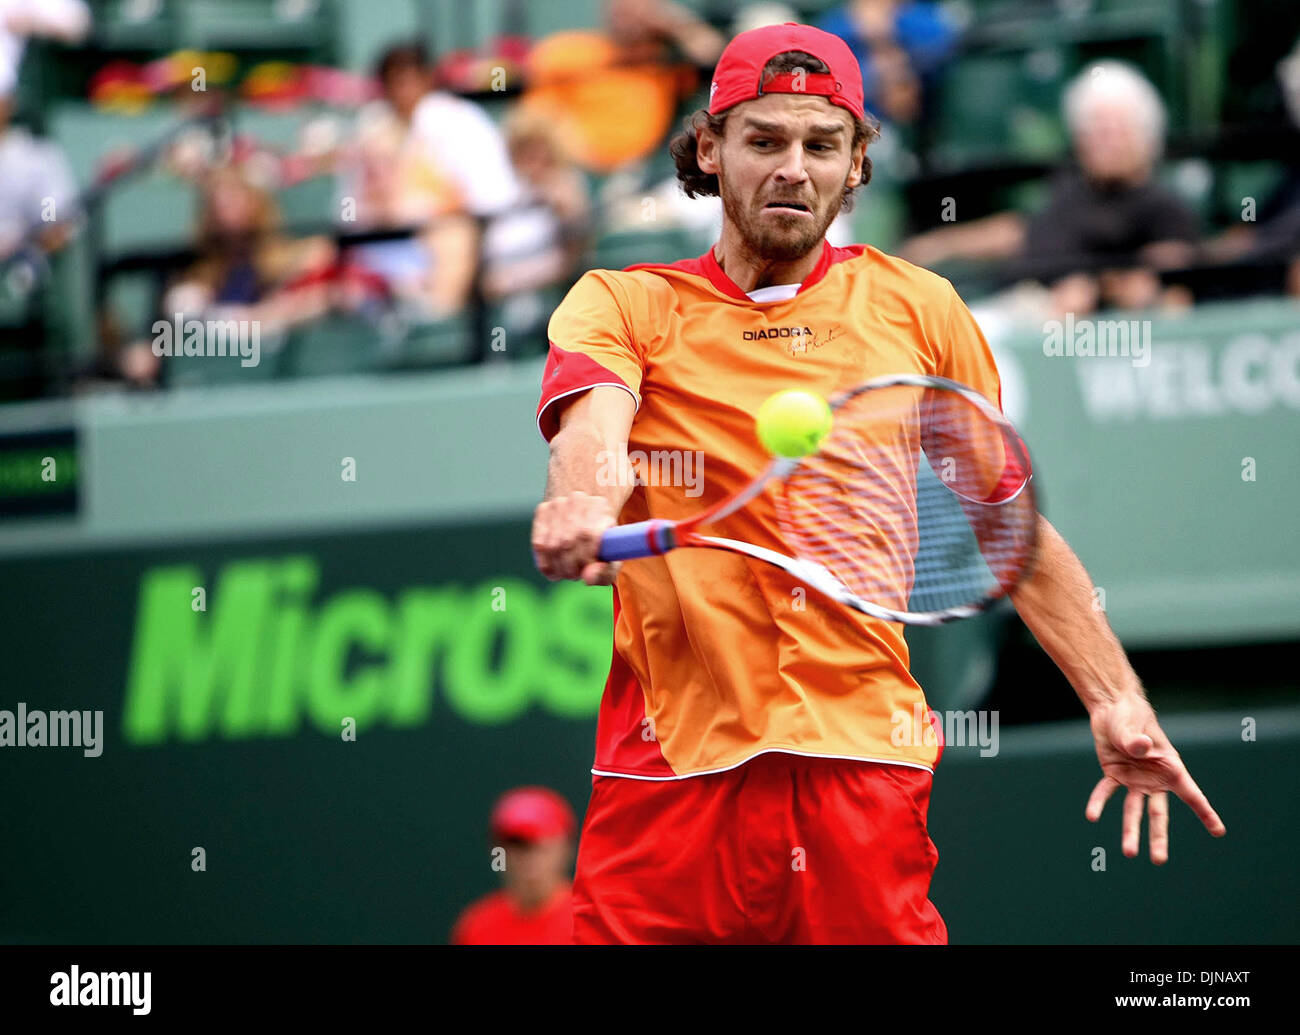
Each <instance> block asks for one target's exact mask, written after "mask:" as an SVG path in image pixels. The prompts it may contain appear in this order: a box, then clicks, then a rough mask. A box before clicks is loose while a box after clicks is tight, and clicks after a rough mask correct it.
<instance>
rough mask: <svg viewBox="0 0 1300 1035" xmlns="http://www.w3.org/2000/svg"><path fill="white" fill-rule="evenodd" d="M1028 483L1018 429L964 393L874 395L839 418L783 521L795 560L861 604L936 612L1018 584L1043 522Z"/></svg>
mask: <svg viewBox="0 0 1300 1035" xmlns="http://www.w3.org/2000/svg"><path fill="white" fill-rule="evenodd" d="M1026 475H1027V463H1026V461H1025V459H1024V454H1023V452H1022V450H1021V447H1020V443H1019V439H1018V438H1017V437H1016V436H1015V433H1014V431H1012V430H1011V429H1010V427H1009V426H1008V425H1006V424H1004V423H1002V422H999V421H996V420H994V419H993V418H991V417H990V416H989V415H987V414H985V413H984V412H983V411H982V410H981V409H980V408H979V407H978V406H976V405H975V404H974V403H973V402H971V401H970V400H968V399H967V398H966V397H965V396H963V395H962V394H961V393H960V392H956V391H952V390H949V389H943V388H937V387H933V386H929V387H917V386H910V385H894V386H889V387H885V388H873V389H870V390H868V391H864V392H861V393H859V394H857V395H855V396H853V397H852V398H850V399H849V400H847V401H846V402H844V403H842V404H841V405H840V406H839V407H838V408H837V409H836V411H835V421H834V425H833V427H832V431H831V433H830V435H829V436H828V438H827V439H826V441H825V442H823V444H822V446H821V448H820V449H819V450H818V452H817V453H815V454H813V455H812V456H810V457H808V458H806V459H805V460H804V461H803V462H802V463H801V464H800V466H799V467H798V468H797V469H796V470H795V471H794V473H793V474H792V475H791V476H790V477H789V478H788V479H787V480H786V482H785V484H784V487H783V490H782V492H781V493H779V494H778V498H777V515H778V519H779V521H780V523H781V525H782V529H783V532H784V535H785V537H786V539H787V544H788V546H789V547H790V549H791V550H792V552H793V553H794V554H795V555H796V556H798V557H800V558H802V559H804V560H809V561H813V562H815V563H817V564H820V565H821V566H823V567H824V568H826V569H827V570H829V571H830V572H831V573H832V574H833V575H835V576H836V577H837V578H838V579H839V580H840V581H841V582H842V583H844V584H845V586H846V587H847V588H848V589H849V590H850V591H851V592H852V593H853V594H854V595H855V596H857V597H860V598H861V599H863V600H866V601H869V602H871V603H873V604H877V605H879V606H882V607H886V608H889V609H891V610H894V611H899V612H912V613H927V614H933V613H938V612H943V611H945V610H948V609H952V608H960V607H965V606H969V605H972V604H979V603H982V602H985V601H987V600H989V599H991V598H993V597H996V596H999V595H1002V593H1004V592H1005V591H1006V589H1007V588H1009V587H1010V586H1012V585H1014V584H1015V582H1016V581H1017V580H1018V578H1019V575H1020V573H1021V572H1022V571H1023V569H1024V567H1025V566H1026V564H1027V563H1028V559H1029V553H1030V548H1031V546H1032V543H1033V526H1034V523H1035V522H1036V520H1037V517H1036V511H1035V508H1034V501H1033V497H1032V493H1031V492H1030V491H1028V489H1027V488H1025V479H1026Z"/></svg>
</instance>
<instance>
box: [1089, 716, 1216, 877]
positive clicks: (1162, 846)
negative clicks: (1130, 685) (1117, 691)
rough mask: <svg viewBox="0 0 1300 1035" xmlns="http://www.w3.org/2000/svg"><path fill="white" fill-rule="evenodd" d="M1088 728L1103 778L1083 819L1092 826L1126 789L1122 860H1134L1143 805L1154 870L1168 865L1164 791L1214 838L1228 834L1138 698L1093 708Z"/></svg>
mask: <svg viewBox="0 0 1300 1035" xmlns="http://www.w3.org/2000/svg"><path fill="white" fill-rule="evenodd" d="M1091 723H1092V735H1093V737H1094V739H1095V740H1096V742H1097V760H1098V761H1099V762H1100V763H1101V771H1102V772H1103V773H1105V774H1106V775H1105V776H1104V777H1102V779H1101V781H1100V782H1099V783H1098V784H1097V786H1096V787H1094V788H1093V790H1092V795H1091V796H1090V797H1089V798H1088V805H1087V808H1086V809H1085V810H1084V815H1086V816H1087V817H1088V819H1089V820H1091V821H1092V822H1094V823H1095V822H1096V821H1097V820H1098V819H1100V818H1101V812H1102V809H1104V808H1105V806H1106V802H1107V801H1108V800H1109V798H1110V796H1111V795H1112V794H1114V793H1115V791H1116V789H1118V788H1119V787H1121V786H1122V787H1127V788H1128V797H1127V798H1126V799H1125V801H1124V832H1123V840H1122V848H1123V852H1124V854H1125V855H1126V856H1128V857H1129V858H1133V857H1134V856H1136V855H1137V854H1138V835H1139V833H1140V831H1141V827H1142V804H1143V802H1144V801H1145V802H1146V805H1147V818H1148V824H1147V840H1148V841H1149V842H1150V845H1151V861H1152V862H1153V863H1155V864H1156V865H1157V866H1159V865H1160V864H1162V863H1164V862H1166V861H1167V860H1168V859H1169V794H1168V792H1169V791H1173V792H1174V793H1175V794H1176V795H1178V797H1180V798H1182V799H1183V801H1185V802H1186V803H1187V805H1188V807H1189V808H1190V809H1191V810H1192V811H1193V812H1195V813H1196V815H1197V817H1198V818H1199V819H1200V821H1201V822H1202V823H1204V824H1205V829H1206V830H1208V831H1209V832H1210V833H1211V834H1213V835H1214V836H1215V837H1222V836H1223V835H1224V834H1226V833H1227V832H1228V831H1227V828H1226V827H1225V826H1224V825H1223V820H1221V819H1219V815H1218V813H1216V812H1215V811H1214V809H1213V808H1212V807H1211V805H1210V802H1209V799H1207V798H1206V797H1205V795H1204V794H1202V793H1201V789H1200V788H1199V787H1197V786H1196V781H1195V780H1193V779H1192V777H1191V774H1190V773H1189V772H1188V771H1187V767H1186V766H1185V765H1183V760H1182V759H1181V758H1179V757H1178V752H1177V751H1175V750H1174V746H1173V745H1172V744H1171V743H1170V742H1169V738H1168V737H1166V736H1165V733H1164V730H1162V729H1161V728H1160V724H1159V723H1158V722H1156V713H1155V712H1154V711H1153V710H1152V708H1151V705H1150V703H1149V702H1148V701H1147V699H1146V698H1145V697H1143V696H1142V695H1141V694H1140V693H1135V692H1128V693H1124V694H1121V695H1120V696H1119V697H1116V698H1115V699H1114V700H1111V701H1107V702H1105V703H1103V704H1099V705H1097V706H1096V707H1095V708H1093V710H1092V715H1091Z"/></svg>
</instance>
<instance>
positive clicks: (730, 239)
mask: <svg viewBox="0 0 1300 1035" xmlns="http://www.w3.org/2000/svg"><path fill="white" fill-rule="evenodd" d="M874 136H875V129H874V126H873V125H872V123H871V122H870V121H868V117H867V115H866V113H865V112H864V110H863V102H862V81H861V77H860V73H859V66H858V63H857V61H856V60H855V59H854V57H853V55H852V53H850V51H849V49H848V47H847V46H846V45H845V44H844V43H843V42H842V41H841V40H839V39H838V38H836V37H834V36H831V35H828V34H826V33H824V32H821V31H819V30H817V29H814V28H811V27H809V26H806V25H797V24H794V23H787V24H785V25H777V26H770V27H766V28H761V29H756V30H753V31H751V32H746V33H743V34H741V35H739V36H737V37H736V38H735V39H733V40H732V41H731V43H730V44H729V45H728V46H727V48H726V50H725V51H724V52H723V54H722V56H721V58H720V59H719V61H718V65H717V68H716V71H715V74H714V78H713V82H712V86H711V90H710V102H709V107H708V110H707V111H706V112H698V113H696V114H695V116H693V118H692V119H691V120H690V123H689V127H688V129H687V131H686V132H685V133H683V134H682V135H681V136H679V137H678V138H677V139H676V140H675V141H674V142H673V145H672V150H673V155H674V158H675V159H676V163H677V169H678V176H679V179H680V181H681V184H682V187H683V189H684V190H685V191H686V192H687V193H688V194H694V195H699V194H703V195H713V194H716V195H720V196H721V198H722V205H723V211H724V222H723V228H722V233H721V236H720V238H719V240H718V242H717V243H716V244H715V245H714V246H713V247H712V248H710V249H709V251H707V252H706V253H705V254H704V255H702V256H700V257H699V258H695V259H688V260H684V261H681V262H677V263H673V264H669V265H651V264H646V265H638V266H631V267H628V268H627V269H626V270H624V271H609V270H592V271H590V272H588V273H586V274H585V275H584V276H583V277H582V278H581V279H580V280H579V281H578V282H577V283H576V284H575V285H574V286H573V288H572V289H571V290H570V291H569V293H568V295H567V296H566V298H565V299H564V301H563V302H562V303H561V305H560V306H559V308H558V309H556V311H555V313H554V314H553V315H552V317H551V321H550V325H549V337H550V342H551V345H550V354H549V357H548V361H547V364H546V369H545V373H544V375H543V384H542V394H541V401H540V404H539V406H538V411H537V420H538V426H539V428H540V430H541V432H542V434H543V436H544V437H545V438H546V439H547V441H548V442H549V443H550V462H549V469H548V479H547V488H546V499H545V501H544V502H543V503H542V504H541V505H540V506H538V508H537V511H536V514H535V517H534V522H533V531H532V546H533V550H534V553H535V555H536V558H537V564H538V568H539V570H540V571H541V572H542V574H544V575H545V576H546V577H547V578H550V579H581V580H583V581H585V582H587V583H588V584H592V585H613V586H614V650H613V660H612V664H611V668H610V673H609V678H608V681H607V683H606V685H605V691H604V696H603V699H602V702H601V707H600V714H599V718H598V724H597V733H596V753H595V764H594V766H593V768H592V773H593V777H592V795H591V800H590V803H589V805H588V809H587V815H586V819H585V822H584V825H583V829H582V835H581V840H580V843H579V849H578V860H577V871H576V876H575V884H574V915H573V922H574V939H575V941H577V942H579V943H680V942H696V943H728V942H734V943H753V942H773V943H775V942H782V943H785V942H795V943H823V942H855V943H930V944H934V943H946V941H947V928H946V926H945V924H944V921H943V919H942V918H941V917H940V915H939V913H938V911H937V910H936V909H935V907H934V905H933V904H932V903H931V902H930V901H929V888H930V880H931V875H932V873H933V871H934V867H935V864H936V862H937V861H938V853H937V852H936V850H935V847H934V844H933V842H932V841H931V840H930V837H929V834H928V833H927V830H926V817H927V813H928V808H929V799H930V786H931V780H932V777H933V773H934V769H935V766H936V765H937V763H938V761H939V757H940V754H941V752H942V749H943V744H942V739H941V737H939V736H937V733H936V734H930V730H929V729H916V728H908V729H907V730H906V735H905V736H902V737H899V736H898V734H897V731H898V730H899V729H900V726H899V725H898V720H899V717H900V716H908V715H912V714H916V715H918V716H924V717H925V721H926V722H928V724H929V726H930V727H931V728H934V727H937V726H939V725H941V724H939V723H937V718H938V717H937V715H936V714H935V713H934V712H933V711H931V710H929V708H928V706H927V705H926V704H925V696H924V694H923V693H922V690H921V687H920V686H919V685H918V684H917V682H916V680H915V679H913V678H912V676H911V674H910V673H909V671H908V649H907V644H906V643H905V642H904V639H903V633H902V628H901V626H898V625H895V624H891V623H886V622H881V621H877V620H874V619H871V618H868V617H866V616H865V615H861V614H858V613H857V612H853V611H850V610H849V609H847V608H842V607H840V606H838V605H835V604H833V603H830V602H828V601H825V600H822V599H820V598H818V595H817V594H816V593H815V592H805V591H804V590H803V589H802V588H801V587H800V585H799V584H798V583H797V582H796V581H795V580H794V579H792V578H791V577H790V576H788V575H786V574H785V573H784V572H782V571H780V570H779V569H776V568H773V567H771V566H769V565H765V564H763V563H761V562H758V561H753V560H750V559H748V558H746V557H744V556H741V555H738V554H733V553H731V552H728V551H722V550H678V551H673V552H670V553H668V554H666V555H663V556H659V557H652V558H646V559H643V560H637V561H634V562H631V563H627V564H625V565H623V566H621V567H620V566H619V565H614V564H607V563H602V562H601V561H599V560H598V556H597V555H598V548H599V542H600V537H601V533H602V532H603V531H604V530H605V529H607V528H609V527H610V526H611V525H613V524H615V523H616V521H621V522H631V521H640V520H644V519H647V518H651V517H656V518H667V519H670V520H672V519H679V518H684V517H687V516H689V515H691V514H693V513H696V512H698V511H699V510H701V509H703V508H704V507H706V506H708V505H709V504H710V503H712V502H714V501H716V500H719V499H722V498H724V497H726V496H728V495H730V494H731V493H733V492H735V491H736V490H738V489H739V488H741V487H742V486H743V485H744V484H746V483H747V482H748V481H749V479H750V478H752V477H753V475H754V474H755V473H757V472H758V471H759V470H760V469H761V468H762V467H763V466H764V465H765V463H766V462H767V460H768V459H769V458H768V455H767V453H766V452H765V451H764V449H763V448H762V446H761V445H760V443H759V441H758V439H757V436H756V433H755V430H754V413H755V411H756V410H757V409H758V407H759V405H760V403H762V402H763V400H765V399H766V398H767V397H768V396H769V395H771V394H772V393H773V392H776V391H779V390H781V389H786V388H802V389H806V390H808V391H812V392H815V393H817V394H819V395H822V396H829V395H830V394H832V393H833V392H834V391H835V390H836V389H838V388H843V387H846V386H848V385H852V384H856V383H860V382H863V381H866V380H868V379H870V378H873V377H877V376H881V375H886V374H898V373H907V372H914V373H922V374H937V375H941V376H944V377H948V378H951V379H953V380H955V381H959V382H961V383H962V384H965V385H968V386H970V387H972V388H974V389H975V390H976V391H978V392H980V393H981V394H983V395H984V396H985V397H986V398H988V399H989V400H990V401H992V402H995V403H996V404H997V405H998V406H999V407H1000V406H1001V391H1000V383H999V379H998V372H997V369H996V367H995V366H994V362H993V358H992V355H991V353H990V351H989V348H988V345H987V343H986V342H985V340H984V337H983V335H982V334H981V333H980V329H979V327H978V326H977V325H976V323H975V321H974V320H973V318H972V317H971V315H970V313H969V311H968V310H967V308H966V306H965V305H964V304H963V303H962V301H961V299H960V298H959V297H958V296H957V294H956V293H955V291H954V290H953V288H952V286H951V284H949V283H948V281H946V280H944V279H942V278H941V277H938V276H936V275H934V274H932V273H929V272H927V271H926V270H923V269H920V268H918V267H915V266H912V265H910V264H908V263H906V262H904V261H902V260H900V259H897V258H894V257H892V256H889V255H885V254H883V253H882V252H880V251H878V250H876V249H875V248H872V247H870V246H867V245H853V246H850V247H846V248H835V247H832V246H831V245H830V244H829V243H828V242H827V240H826V239H825V233H826V228H827V227H828V226H829V225H830V223H831V221H832V220H833V219H834V218H835V216H836V214H837V213H838V212H840V210H841V207H842V206H843V207H846V208H847V207H849V206H850V205H851V202H852V195H853V193H854V191H855V190H856V189H857V188H858V187H860V186H862V185H864V184H865V183H867V182H868V180H869V179H870V176H871V160H870V158H868V157H867V154H866V150H867V145H868V143H869V142H870V141H871V140H872V139H873V138H874ZM767 495H770V494H767ZM727 521H728V522H730V524H728V525H726V526H724V527H723V528H722V529H720V531H719V534H721V535H728V536H730V537H732V538H736V539H743V540H747V541H749V542H753V543H758V544H762V543H764V542H770V541H771V539H772V537H773V536H775V535H777V534H778V533H777V532H776V529H777V527H778V526H777V523H776V515H775V509H774V504H773V503H772V501H771V500H764V498H762V497H760V499H759V500H758V501H756V502H755V503H754V504H751V505H750V506H749V507H747V508H745V509H744V510H743V511H741V512H739V513H737V514H736V515H734V516H733V517H732V518H729V519H727ZM1012 600H1013V602H1014V604H1015V606H1016V608H1017V610H1018V611H1019V613H1020V614H1021V616H1022V617H1023V618H1024V620H1025V623H1026V624H1027V625H1028V626H1029V628H1030V630H1031V631H1032V632H1033V633H1034V635H1035V636H1036V637H1037V638H1038V640H1039V642H1040V643H1041V644H1042V645H1043V647H1044V648H1045V649H1046V650H1047V652H1048V654H1049V655H1050V656H1051V657H1052V659H1053V660H1054V661H1055V662H1056V664H1057V665H1059V666H1060V668H1061V671H1062V672H1063V673H1064V674H1065V676H1066V677H1067V678H1068V680H1069V681H1070V683H1071V685H1072V686H1073V687H1074V689H1075V690H1076V692H1077V693H1078V695H1079V698H1080V700H1081V701H1082V702H1083V704H1084V706H1085V707H1086V709H1087V711H1088V714H1089V716H1090V718H1091V726H1092V731H1093V734H1094V736H1095V738H1096V744H1097V756H1098V760H1099V761H1100V763H1101V769H1102V772H1103V774H1104V775H1103V777H1102V779H1101V780H1100V782H1099V783H1098V784H1097V785H1096V787H1095V788H1094V790H1093V792H1092V795H1091V797H1090V798H1089V800H1088V803H1087V806H1086V815H1087V817H1088V818H1089V819H1091V820H1096V819H1098V818H1099V817H1100V815H1101V811H1102V808H1103V806H1104V805H1105V803H1106V801H1107V800H1108V799H1109V798H1110V796H1111V795H1112V794H1113V793H1114V792H1115V791H1116V790H1117V789H1118V788H1120V787H1125V788H1127V789H1128V796H1127V799H1126V801H1125V805H1124V817H1123V838H1122V844H1123V851H1124V853H1125V855H1128V856H1135V855H1137V853H1138V844H1139V831H1140V826H1141V821H1142V813H1143V811H1144V808H1145V811H1146V813H1147V816H1148V840H1149V845H1150V855H1151V860H1152V862H1154V863H1157V864H1158V863H1163V862H1164V861H1165V860H1166V859H1167V858H1168V853H1169V839H1168V827H1169V792H1171V791H1172V792H1173V793H1174V794H1176V795H1178V796H1179V797H1180V798H1182V799H1183V801H1185V802H1186V803H1187V804H1188V805H1189V806H1190V807H1191V809H1192V810H1193V812H1195V814H1196V815H1197V816H1198V817H1199V818H1200V820H1201V822H1202V823H1204V825H1205V826H1206V828H1207V829H1208V830H1209V831H1210V833H1211V834H1214V835H1216V836H1220V835H1222V834H1223V833H1225V828H1224V825H1223V823H1222V822H1221V821H1220V819H1219V817H1218V815H1216V813H1215V812H1214V810H1213V808H1211V806H1210V803H1209V801H1208V800H1207V799H1206V797H1205V795H1204V794H1202V793H1201V791H1200V789H1199V788H1198V787H1197V786H1196V783H1195V782H1194V781H1193V780H1192V778H1191V776H1190V775H1189V774H1188V772H1187V769H1186V768H1185V767H1184V765H1183V763H1182V761H1181V759H1180V758H1179V756H1178V753H1177V751H1175V750H1174V748H1173V746H1172V745H1171V744H1170V742H1169V739H1168V738H1167V737H1166V736H1165V734H1164V732H1163V731H1162V730H1161V728H1160V726H1159V724H1158V723H1157V721H1156V716H1155V713H1154V712H1153V711H1152V709H1151V706H1150V705H1149V704H1148V703H1147V700H1146V697H1145V694H1144V692H1143V689H1142V686H1141V684H1140V683H1139V681H1138V678H1137V676H1136V674H1135V673H1134V672H1133V670H1132V668H1131V667H1130V665H1129V663H1128V660H1127V658H1126V656H1125V654H1124V651H1123V649H1122V648H1121V646H1120V644H1119V642H1118V641H1117V640H1116V638H1115V636H1114V634H1113V633H1112V631H1111V629H1110V628H1109V626H1108V624H1107V622H1106V620H1105V617H1104V615H1103V614H1102V612H1101V611H1099V610H1097V609H1096V608H1094V606H1093V587H1092V583H1091V581H1090V580H1089V578H1088V575H1087V573H1086V572H1085V571H1084V569H1083V566H1082V565H1081V564H1080V562H1079V560H1078V559H1077V558H1076V557H1075V556H1074V554H1073V553H1072V552H1071V550H1070V548H1069V547H1068V546H1067V545H1066V543H1065V542H1064V541H1063V540H1062V539H1061V537H1060V535H1058V534H1057V533H1056V531H1055V530H1053V528H1052V527H1051V526H1050V525H1049V524H1048V523H1047V522H1046V521H1042V524H1041V528H1040V545H1039V554H1038V559H1037V563H1036V566H1035V569H1034V572H1033V574H1032V575H1031V576H1030V577H1029V578H1028V579H1026V580H1025V581H1024V582H1022V583H1021V584H1020V586H1019V587H1018V588H1017V589H1016V590H1015V591H1014V592H1013V593H1012ZM900 740H901V741H902V742H901V743H898V741H900Z"/></svg>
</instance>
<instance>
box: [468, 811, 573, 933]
mask: <svg viewBox="0 0 1300 1035" xmlns="http://www.w3.org/2000/svg"><path fill="white" fill-rule="evenodd" d="M491 827H492V838H493V848H492V853H493V865H494V867H496V864H497V860H498V859H500V860H501V862H503V863H504V866H503V867H500V870H501V877H502V882H503V884H504V887H503V888H502V889H501V890H500V891H494V892H492V893H491V894H489V895H486V896H485V897H483V898H481V899H479V900H478V901H477V902H475V903H473V904H472V905H471V906H469V907H468V908H467V909H466V910H465V911H464V912H463V913H461V915H460V917H459V919H458V920H457V921H456V926H455V928H454V929H453V930H452V934H451V943H452V944H453V945H569V944H572V941H573V915H572V892H571V877H570V868H571V867H572V865H573V839H574V833H575V831H576V829H577V821H576V820H575V818H574V815H573V810H572V809H570V808H569V804H568V802H566V801H565V800H564V799H563V798H562V797H560V795H558V794H556V793H555V792H554V791H552V790H550V789H548V788H546V787H520V788H517V789H515V790H513V791H509V792H507V793H506V794H505V795H503V796H502V797H501V799H500V800H499V801H498V802H497V804H496V807H495V808H493V810H492V820H491Z"/></svg>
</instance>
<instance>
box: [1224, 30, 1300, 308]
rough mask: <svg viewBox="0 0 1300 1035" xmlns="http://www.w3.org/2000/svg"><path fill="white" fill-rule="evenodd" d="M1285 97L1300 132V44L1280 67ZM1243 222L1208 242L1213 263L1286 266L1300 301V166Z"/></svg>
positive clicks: (1290, 288) (1289, 285)
mask: <svg viewBox="0 0 1300 1035" xmlns="http://www.w3.org/2000/svg"><path fill="white" fill-rule="evenodd" d="M1277 75H1278V81H1279V83H1280V85H1281V87H1282V97H1283V100H1284V101H1285V102H1286V108H1287V112H1288V113H1289V114H1290V116H1291V121H1292V122H1294V123H1295V125H1296V127H1297V128H1300V41H1298V42H1297V43H1296V45H1295V48H1294V49H1293V50H1292V51H1291V53H1290V54H1289V55H1288V56H1287V57H1285V58H1283V59H1282V61H1280V62H1279V63H1278V66H1277ZM1253 216H1254V219H1255V221H1254V222H1243V223H1241V224H1240V225H1238V226H1235V227H1232V228H1231V229H1229V230H1227V231H1226V232H1225V233H1223V234H1220V235H1219V236H1218V237H1216V238H1215V239H1214V240H1212V241H1207V242H1206V243H1205V247H1204V256H1205V258H1206V259H1208V260H1210V261H1211V262H1222V263H1231V262H1240V263H1243V264H1249V263H1285V264H1286V266H1287V274H1286V292H1287V294H1289V295H1293V296H1296V297H1300V166H1297V165H1296V164H1294V163H1293V164H1292V165H1291V167H1290V168H1288V169H1287V171H1286V173H1285V174H1284V175H1283V177H1282V181H1281V183H1279V184H1278V185H1277V186H1276V187H1275V188H1274V189H1273V191H1272V193H1271V194H1270V195H1269V197H1267V198H1265V199H1264V200H1263V201H1262V202H1260V203H1259V205H1258V208H1257V210H1256V211H1255V212H1254V213H1253Z"/></svg>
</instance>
